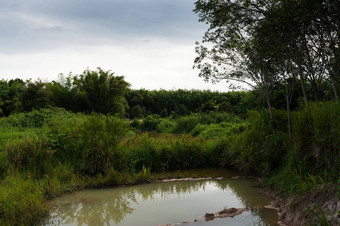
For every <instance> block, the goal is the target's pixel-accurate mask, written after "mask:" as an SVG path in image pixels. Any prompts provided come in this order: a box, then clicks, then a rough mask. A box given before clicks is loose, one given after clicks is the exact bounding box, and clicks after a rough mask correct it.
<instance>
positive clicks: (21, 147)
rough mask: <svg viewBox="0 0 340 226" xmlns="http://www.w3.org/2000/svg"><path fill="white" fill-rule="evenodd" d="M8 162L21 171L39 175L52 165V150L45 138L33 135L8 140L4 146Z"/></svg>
mask: <svg viewBox="0 0 340 226" xmlns="http://www.w3.org/2000/svg"><path fill="white" fill-rule="evenodd" d="M5 152H6V153H7V159H8V162H9V163H10V164H11V165H12V167H14V169H18V170H20V171H21V172H30V173H32V175H33V176H34V177H37V178H39V177H41V176H42V175H43V174H45V173H46V172H47V171H48V170H49V169H51V168H52V167H51V166H52V165H51V164H52V155H53V151H52V150H50V149H49V147H48V145H47V140H46V139H45V138H43V137H38V136H36V135H33V136H31V137H29V138H27V139H24V140H22V141H21V140H16V141H12V142H9V143H8V144H7V145H6V147H5Z"/></svg>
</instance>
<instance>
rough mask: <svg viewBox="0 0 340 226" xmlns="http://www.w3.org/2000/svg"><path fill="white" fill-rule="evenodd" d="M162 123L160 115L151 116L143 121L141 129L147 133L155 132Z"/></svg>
mask: <svg viewBox="0 0 340 226" xmlns="http://www.w3.org/2000/svg"><path fill="white" fill-rule="evenodd" d="M160 122H161V119H160V116H159V115H149V116H147V117H146V118H145V119H144V120H143V122H142V123H141V125H140V127H139V128H140V129H141V130H145V131H155V130H156V128H157V125H158V124H159V123H160Z"/></svg>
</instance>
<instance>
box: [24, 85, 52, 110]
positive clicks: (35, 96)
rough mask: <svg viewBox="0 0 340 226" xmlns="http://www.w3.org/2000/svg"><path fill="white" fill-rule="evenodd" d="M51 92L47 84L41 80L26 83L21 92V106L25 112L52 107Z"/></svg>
mask: <svg viewBox="0 0 340 226" xmlns="http://www.w3.org/2000/svg"><path fill="white" fill-rule="evenodd" d="M51 95H52V93H51V91H50V90H49V89H48V88H47V84H46V83H44V82H42V81H41V80H38V81H35V82H32V81H31V80H28V81H26V83H25V86H24V90H23V92H22V97H21V101H22V106H23V110H24V111H26V112H29V111H32V110H34V109H40V108H48V107H51V106H52V105H53V102H52V101H51Z"/></svg>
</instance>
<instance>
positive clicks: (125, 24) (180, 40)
mask: <svg viewBox="0 0 340 226" xmlns="http://www.w3.org/2000/svg"><path fill="white" fill-rule="evenodd" d="M193 3H194V0H186V1H183V0H162V1H159V0H143V1H140V0H114V1H112V0H96V1H95V0H58V1H56V0H30V1H27V0H16V1H14V2H13V1H12V0H3V2H0V78H4V79H12V78H17V77H18V78H22V79H29V78H32V79H34V80H35V79H37V78H41V79H43V80H48V81H52V80H55V79H57V75H58V74H59V73H64V74H68V73H69V72H73V73H74V74H79V73H81V72H82V71H83V70H85V69H86V68H87V67H89V68H90V69H92V70H94V69H95V68H96V67H101V68H103V69H104V70H109V69H110V70H112V71H114V72H116V73H117V74H118V75H125V76H126V80H127V81H128V82H130V83H131V84H132V87H133V88H146V89H160V88H162V89H173V88H176V89H178V88H185V89H209V88H210V89H213V90H216V89H218V90H221V91H226V90H227V85H226V84H225V83H221V84H217V85H213V84H209V83H205V82H204V81H203V79H201V78H198V71H194V70H193V69H192V65H193V60H194V58H195V52H194V42H195V41H196V40H200V39H201V36H202V35H203V31H204V30H205V28H206V26H205V25H202V24H199V23H198V21H197V19H198V18H197V17H196V16H195V15H194V14H193V13H192V9H193V7H194V5H193Z"/></svg>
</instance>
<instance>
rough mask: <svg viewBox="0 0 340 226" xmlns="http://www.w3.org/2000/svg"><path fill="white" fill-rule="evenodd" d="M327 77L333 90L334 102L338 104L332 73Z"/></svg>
mask: <svg viewBox="0 0 340 226" xmlns="http://www.w3.org/2000/svg"><path fill="white" fill-rule="evenodd" d="M329 77H330V79H331V85H332V88H333V93H334V97H335V101H336V102H339V96H338V92H337V91H336V87H335V82H334V75H333V73H331V74H330V76H329Z"/></svg>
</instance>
